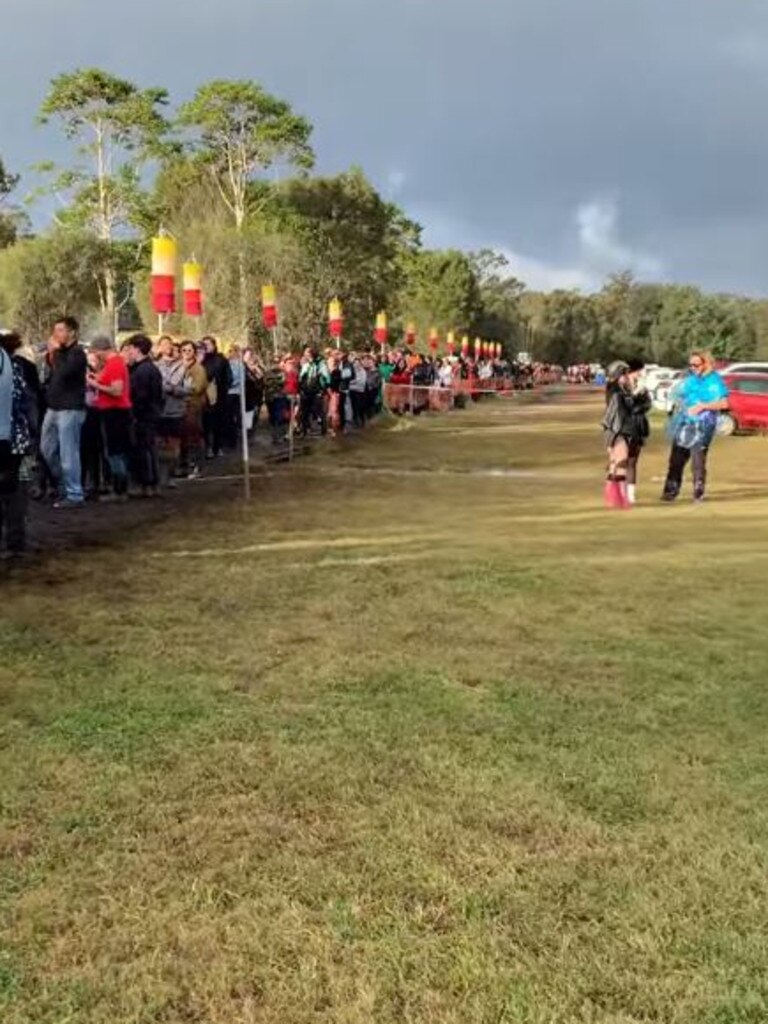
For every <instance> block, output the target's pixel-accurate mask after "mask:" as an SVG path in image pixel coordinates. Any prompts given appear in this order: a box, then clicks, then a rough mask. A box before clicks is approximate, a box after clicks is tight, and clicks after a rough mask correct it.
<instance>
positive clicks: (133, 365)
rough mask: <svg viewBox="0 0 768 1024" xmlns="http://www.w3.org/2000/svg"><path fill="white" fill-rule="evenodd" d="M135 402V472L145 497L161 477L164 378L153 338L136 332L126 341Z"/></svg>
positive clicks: (133, 452) (132, 400) (133, 400)
mask: <svg viewBox="0 0 768 1024" xmlns="http://www.w3.org/2000/svg"><path fill="white" fill-rule="evenodd" d="M124 348H125V351H126V353H127V360H128V368H129V374H130V382H131V403H132V405H133V450H132V453H131V462H132V466H133V476H134V479H135V481H136V483H137V484H138V486H139V487H140V488H141V491H140V492H139V493H140V495H141V497H142V498H150V497H154V496H155V495H156V494H157V487H158V484H159V481H160V476H159V470H158V459H157V424H158V422H159V420H160V416H161V415H162V412H163V404H164V398H163V378H162V377H161V375H160V371H159V370H158V368H157V367H156V366H155V364H154V362H153V361H152V342H151V340H150V339H149V338H148V337H147V336H146V335H144V334H134V336H133V337H132V338H129V339H128V341H127V342H126V343H125V346H124Z"/></svg>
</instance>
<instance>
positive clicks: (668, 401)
mask: <svg viewBox="0 0 768 1024" xmlns="http://www.w3.org/2000/svg"><path fill="white" fill-rule="evenodd" d="M684 376H685V371H684V370H673V371H672V375H671V376H670V377H668V378H665V379H664V380H662V381H660V382H659V383H658V384H657V385H656V388H655V390H654V391H653V392H652V393H651V398H652V399H653V407H654V409H658V410H659V412H672V406H673V405H674V391H673V389H674V387H675V385H676V384H677V383H678V381H681V380H682V379H683V377H684Z"/></svg>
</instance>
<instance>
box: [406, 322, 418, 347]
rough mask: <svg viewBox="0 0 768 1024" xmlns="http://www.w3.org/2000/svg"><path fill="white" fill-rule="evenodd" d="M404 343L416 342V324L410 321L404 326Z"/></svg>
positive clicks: (410, 344)
mask: <svg viewBox="0 0 768 1024" xmlns="http://www.w3.org/2000/svg"><path fill="white" fill-rule="evenodd" d="M405 344H406V345H409V346H413V345H415V344H416V324H415V323H413V322H412V321H411V322H409V323H407V324H406V326H405Z"/></svg>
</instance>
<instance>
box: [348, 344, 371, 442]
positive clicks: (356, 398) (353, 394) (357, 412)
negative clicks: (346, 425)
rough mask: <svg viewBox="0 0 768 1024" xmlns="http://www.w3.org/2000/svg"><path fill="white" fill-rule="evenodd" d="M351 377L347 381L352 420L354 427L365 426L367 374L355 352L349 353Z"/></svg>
mask: <svg viewBox="0 0 768 1024" xmlns="http://www.w3.org/2000/svg"><path fill="white" fill-rule="evenodd" d="M350 361H351V365H352V379H351V380H350V382H349V399H350V401H351V403H352V421H353V423H354V424H355V426H356V427H364V426H365V401H366V395H365V392H366V388H367V386H368V374H367V373H366V372H365V367H364V366H363V363H362V360H361V359H360V357H359V356H358V355H357V353H356V352H351V353H350Z"/></svg>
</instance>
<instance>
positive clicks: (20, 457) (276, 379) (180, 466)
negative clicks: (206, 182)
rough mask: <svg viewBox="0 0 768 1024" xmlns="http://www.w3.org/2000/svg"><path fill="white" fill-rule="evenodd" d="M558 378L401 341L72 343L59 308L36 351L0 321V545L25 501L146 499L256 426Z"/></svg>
mask: <svg viewBox="0 0 768 1024" xmlns="http://www.w3.org/2000/svg"><path fill="white" fill-rule="evenodd" d="M561 378H562V370H560V369H559V368H556V367H552V366H549V365H546V364H533V365H526V366H518V365H516V364H510V363H508V362H506V361H495V360H490V359H479V360H473V359H470V358H465V357H463V356H452V357H446V358H440V357H438V356H437V355H433V356H428V355H423V354H417V353H413V352H411V351H408V350H403V351H400V350H386V351H378V352H376V353H375V354H374V352H372V351H361V352H354V351H353V352H348V351H345V350H342V349H328V350H326V351H325V352H318V351H316V350H314V349H312V348H306V349H305V350H304V352H303V353H302V354H301V355H295V354H291V353H287V354H282V355H279V354H278V355H275V356H274V357H273V358H272V359H271V360H267V361H262V360H261V359H260V357H259V355H258V354H257V352H256V351H255V350H253V349H250V348H240V347H238V346H232V347H231V348H230V349H229V351H228V352H227V353H226V354H225V353H224V352H221V351H220V350H219V345H218V344H217V341H216V339H215V338H213V337H205V338H203V339H201V340H200V341H197V342H196V341H192V340H184V341H181V342H179V341H176V340H175V339H173V338H172V337H170V336H163V337H161V338H159V339H158V340H157V341H153V340H152V339H150V338H149V337H148V336H146V335H143V334H136V335H134V336H133V337H131V338H129V339H127V340H126V341H124V342H123V343H122V344H121V345H120V346H119V349H118V348H117V347H116V346H115V344H114V343H113V342H112V340H111V339H110V338H108V337H105V336H98V335H97V336H95V337H93V338H91V339H90V340H89V342H88V344H86V345H82V344H81V343H80V330H79V324H78V322H77V321H76V320H75V319H74V318H73V317H66V316H65V317H61V318H60V319H59V320H57V321H56V323H55V324H54V325H53V329H52V332H51V335H50V338H49V339H48V341H47V342H46V343H44V344H42V345H40V346H39V348H38V350H37V351H32V352H30V351H29V350H28V349H25V348H24V346H23V345H22V339H21V337H20V336H19V335H18V334H17V333H15V332H12V331H5V332H0V536H2V534H3V533H4V535H5V550H6V552H7V553H10V554H19V553H21V552H23V551H24V548H25V546H26V529H25V523H26V508H27V502H28V499H29V498H31V499H33V500H38V501H44V500H47V499H50V500H51V502H52V505H53V508H54V509H56V510H57V511H76V510H78V509H82V508H83V507H84V505H85V503H86V502H89V501H99V502H124V501H127V500H129V498H130V497H137V498H152V497H157V496H160V495H162V493H163V492H164V491H165V490H166V489H170V488H173V487H175V486H177V482H178V480H179V479H180V478H195V477H199V476H201V475H202V474H203V473H204V471H205V466H206V464H207V463H209V462H210V461H211V460H215V459H217V458H219V457H221V456H222V455H224V454H226V453H227V452H228V451H234V450H236V449H237V448H238V446H239V445H240V444H241V443H242V439H243V436H244V435H245V436H246V437H247V438H249V439H253V437H254V434H255V433H256V431H259V432H261V433H262V434H263V435H264V440H265V442H266V443H267V444H269V443H271V444H272V445H274V446H282V445H284V444H286V442H287V441H288V439H289V437H290V436H291V435H295V436H297V437H308V436H310V435H312V434H322V435H324V434H332V435H338V434H342V433H345V432H347V431H349V430H353V429H361V428H363V427H364V426H365V425H366V423H367V422H368V421H369V420H370V419H371V418H372V417H374V416H376V415H377V413H379V412H380V411H381V409H382V408H383V407H384V406H385V405H386V407H387V408H388V409H390V411H392V412H394V413H396V414H402V413H405V412H411V413H419V412H421V411H424V410H426V409H430V408H432V409H445V408H447V407H451V406H452V405H461V404H464V403H465V402H466V401H468V400H472V399H476V398H478V397H479V396H480V395H481V394H483V393H484V392H486V391H490V390H498V389H500V388H502V387H514V388H521V389H524V388H530V387H534V386H536V385H538V384H546V383H552V382H553V381H554V380H556V379H561ZM436 394H437V395H439V400H438V399H436V398H435V395H436ZM262 424H263V426H262Z"/></svg>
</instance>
